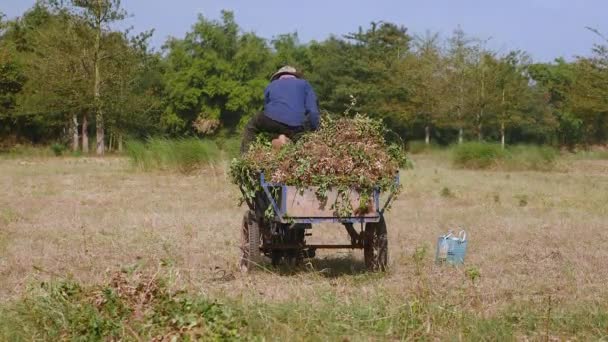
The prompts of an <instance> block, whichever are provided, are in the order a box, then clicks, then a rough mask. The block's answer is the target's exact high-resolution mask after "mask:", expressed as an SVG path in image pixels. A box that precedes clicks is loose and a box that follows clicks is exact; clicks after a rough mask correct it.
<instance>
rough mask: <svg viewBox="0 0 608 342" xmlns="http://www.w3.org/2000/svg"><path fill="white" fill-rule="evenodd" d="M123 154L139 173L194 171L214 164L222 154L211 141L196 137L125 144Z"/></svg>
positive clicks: (153, 139)
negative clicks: (124, 152) (124, 153)
mask: <svg viewBox="0 0 608 342" xmlns="http://www.w3.org/2000/svg"><path fill="white" fill-rule="evenodd" d="M126 152H127V156H128V157H129V158H130V159H131V162H132V163H133V165H134V166H135V167H136V168H137V169H139V170H143V171H150V170H156V169H158V170H172V171H179V172H182V173H191V172H193V171H196V170H198V169H200V167H202V166H205V165H208V164H210V163H213V162H215V161H217V160H218V159H219V157H220V155H221V152H220V150H219V148H218V146H217V145H216V144H215V143H214V142H212V141H209V140H201V139H197V138H184V139H176V140H172V139H165V138H150V139H148V140H147V141H146V142H145V143H143V142H141V141H137V140H129V141H127V143H126Z"/></svg>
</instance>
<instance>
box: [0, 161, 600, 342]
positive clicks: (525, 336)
mask: <svg viewBox="0 0 608 342" xmlns="http://www.w3.org/2000/svg"><path fill="white" fill-rule="evenodd" d="M413 159H414V163H415V167H414V169H413V170H407V171H404V172H403V174H402V182H403V184H404V191H403V193H402V195H401V196H400V198H399V199H398V201H396V202H395V203H394V205H393V207H392V210H391V211H390V212H389V213H388V214H387V223H388V232H389V250H390V272H388V273H386V274H368V273H366V272H365V271H364V266H363V262H362V254H363V253H362V251H329V252H321V253H318V255H317V257H316V258H315V259H313V260H312V261H311V262H309V263H308V264H307V265H305V266H304V267H302V268H300V269H297V270H288V269H284V268H279V269H277V268H272V267H270V266H269V265H266V266H267V267H265V268H263V269H260V270H258V271H256V272H254V273H253V274H241V273H239V271H238V268H237V259H238V255H239V248H238V246H239V228H240V221H241V219H242V213H243V211H244V207H241V208H238V207H237V200H238V197H239V196H238V192H237V190H236V188H235V187H234V186H232V185H231V184H230V182H229V179H228V177H227V175H226V169H227V167H226V165H225V164H221V163H220V164H218V165H215V166H214V167H208V168H205V169H204V170H202V171H201V172H198V173H196V174H193V175H181V174H178V173H166V172H147V173H143V172H137V171H134V170H133V169H132V168H131V167H130V165H129V163H128V161H127V160H126V159H121V158H111V157H110V158H105V159H90V158H65V159H63V158H49V159H42V158H40V159H37V158H34V159H16V158H12V159H0V189H2V191H1V196H0V306H2V307H4V310H3V311H0V312H2V313H1V314H0V319H2V320H4V321H5V323H0V339H1V337H2V336H5V337H6V336H17V335H11V334H13V332H11V331H10V330H11V329H17V328H16V327H10V326H9V325H10V324H9V323H6V322H19V318H18V315H17V316H14V315H13V313H11V308H14V307H15V305H16V304H15V303H18V302H19V301H20V300H22V298H24V297H27V296H29V295H28V292H29V291H28V290H27V289H28V288H29V289H31V288H35V287H36V286H37V284H40V283H41V282H43V281H61V280H65V279H68V280H70V281H74V282H77V283H79V284H83V286H89V285H91V286H93V285H95V284H102V283H104V282H107V281H108V279H109V278H110V277H111V275H112V274H113V273H114V272H116V271H119V270H125V271H131V272H132V271H137V272H142V273H145V274H150V275H152V276H154V277H162V278H163V279H165V280H166V281H167V283H168V284H169V286H170V288H171V289H173V290H176V291H177V290H184V291H186V292H187V293H188V294H190V295H192V296H202V297H204V298H210V299H211V300H214V301H216V300H217V301H219V302H221V303H223V305H226V306H228V307H230V308H232V309H233V310H234V312H235V313H234V315H236V316H238V319H237V321H238V323H237V326H238V327H237V330H238V335H239V337H240V338H246V339H247V338H250V337H254V336H258V337H260V336H261V337H262V338H263V339H267V340H286V339H290V340H291V339H295V340H317V339H324V340H327V339H328V340H343V339H350V340H370V339H372V340H383V339H391V340H398V339H430V340H434V339H440V340H446V339H447V340H463V339H464V340H479V339H485V340H565V339H575V340H588V339H593V340H600V339H608V161H606V160H604V161H602V160H578V159H572V158H562V159H560V161H559V165H558V167H557V169H556V170H555V171H551V172H501V171H471V170H459V169H453V168H452V167H451V166H450V163H449V162H448V161H445V160H444V159H443V158H442V155H441V154H436V155H429V154H425V155H416V156H414V158H413ZM460 227H462V228H464V229H466V230H467V233H468V235H469V247H468V252H467V253H468V254H467V259H466V265H465V266H463V267H460V268H452V267H446V266H437V265H435V264H434V262H433V258H434V248H435V243H436V239H437V237H438V236H439V235H440V234H442V233H445V232H446V231H447V230H448V229H457V228H460ZM312 240H314V241H326V242H347V241H348V239H347V235H346V233H345V232H344V231H343V229H342V228H341V227H340V226H332V225H327V226H319V227H316V228H315V229H313V236H312ZM21 315H22V316H23V315H26V314H24V313H21ZM3 317H4V318H3ZM7 317H9V318H10V319H12V321H11V320H10V319H9V320H7ZM15 317H17V318H15ZM23 317H27V315H26V316H23ZM13 324H15V323H13ZM3 334H4V335H3ZM21 336H36V335H35V333H31V335H27V334H26V335H21ZM62 336H63V337H64V338H66V337H65V336H66V335H62ZM39 337H40V336H39ZM140 337H141V336H140ZM140 337H137V334H135V333H134V334H133V336H131V337H130V338H127V339H133V340H137V339H140ZM143 339H144V340H145V339H147V338H145V337H144V338H143Z"/></svg>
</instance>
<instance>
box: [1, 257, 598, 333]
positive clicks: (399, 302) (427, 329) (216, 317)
mask: <svg viewBox="0 0 608 342" xmlns="http://www.w3.org/2000/svg"><path fill="white" fill-rule="evenodd" d="M424 253H425V250H424V249H417V251H416V253H415V255H414V257H415V260H417V261H416V262H417V263H422V262H423V261H422V259H423V258H424ZM464 275H465V276H466V277H467V278H468V279H470V285H466V286H467V288H463V289H462V291H465V292H463V294H465V293H470V292H466V291H473V290H474V289H475V279H477V278H478V277H479V270H477V269H476V268H475V267H469V268H467V270H466V271H465V273H464ZM422 286H424V285H422ZM467 289H468V290H467ZM424 293H427V294H424ZM428 293H433V292H430V291H428V292H423V293H421V294H410V295H406V296H403V295H400V296H398V297H396V296H391V295H389V294H388V293H384V292H382V291H378V292H377V293H375V294H373V295H369V296H354V297H351V298H348V299H347V298H345V297H344V294H342V293H338V292H336V291H333V290H327V291H320V292H318V293H317V296H316V297H315V298H308V299H293V300H287V301H279V302H272V301H267V300H264V301H255V300H254V301H242V300H235V299H230V298H218V299H220V301H218V300H217V299H213V298H209V297H207V296H204V295H196V294H191V293H187V292H179V293H178V292H175V291H171V290H170V286H168V285H167V281H165V280H164V279H163V278H162V277H158V276H157V275H154V276H150V275H146V274H142V273H139V272H137V271H136V272H134V273H128V272H127V273H123V272H121V273H115V274H114V275H113V276H112V278H111V279H110V280H109V281H108V282H106V283H104V284H101V285H82V284H79V283H77V282H74V281H69V280H64V281H58V282H43V283H39V284H36V285H35V286H32V287H31V288H30V290H29V291H28V292H27V293H26V294H24V295H23V296H22V297H21V298H18V299H16V300H14V301H10V302H4V303H0V340H2V341H29V340H44V341H47V340H48V341H57V340H73V341H76V340H78V341H102V340H104V341H105V340H112V341H114V340H126V341H131V340H133V341H142V340H143V341H152V340H154V341H194V340H196V341H198V340H201V341H236V340H255V341H258V340H290V339H291V340H293V339H294V336H295V340H302V339H304V340H319V341H327V340H350V339H355V340H376V339H380V340H385V339H386V340H442V341H443V340H454V339H455V336H458V337H459V338H460V339H464V340H470V341H479V340H490V341H495V340H498V341H503V340H509V341H510V340H515V339H529V338H533V339H534V338H539V337H543V338H545V339H547V340H548V339H549V337H551V338H556V339H559V340H581V341H586V340H604V339H605V337H606V329H607V328H608V315H607V314H606V309H607V307H606V304H605V302H601V301H600V302H595V303H590V302H587V303H578V304H570V305H568V304H560V303H555V302H552V301H550V300H549V301H543V302H542V303H540V302H534V301H530V300H527V301H525V302H522V301H516V302H514V303H512V304H511V305H509V306H508V307H505V308H501V309H499V310H496V311H495V312H494V313H492V314H487V313H485V312H480V310H479V309H480V308H477V309H476V306H475V305H469V304H466V303H465V302H461V301H460V300H458V299H455V298H450V297H444V296H441V295H439V296H434V295H429V294H428ZM458 297H459V298H460V296H458ZM429 322H432V324H430V323H429ZM311 327H314V328H312V329H311Z"/></svg>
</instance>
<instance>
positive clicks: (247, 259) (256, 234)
mask: <svg viewBox="0 0 608 342" xmlns="http://www.w3.org/2000/svg"><path fill="white" fill-rule="evenodd" d="M260 242H261V240H260V225H259V224H258V222H257V221H256V220H255V215H254V214H253V213H252V212H251V211H249V210H248V211H247V212H246V213H245V215H244V216H243V225H242V228H241V260H240V261H239V267H240V269H241V271H242V272H249V271H251V270H252V269H253V267H255V266H256V265H258V264H259V263H260V260H261V254H260Z"/></svg>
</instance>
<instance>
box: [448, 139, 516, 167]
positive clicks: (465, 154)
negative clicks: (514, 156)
mask: <svg viewBox="0 0 608 342" xmlns="http://www.w3.org/2000/svg"><path fill="white" fill-rule="evenodd" d="M452 149H453V151H452V158H453V162H454V165H456V166H459V167H463V168H469V169H487V168H492V167H497V166H498V163H499V162H502V161H504V160H505V159H506V158H507V151H505V150H503V149H502V147H501V146H500V145H498V144H489V143H480V142H468V143H464V144H460V145H457V146H455V147H453V148H452Z"/></svg>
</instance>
